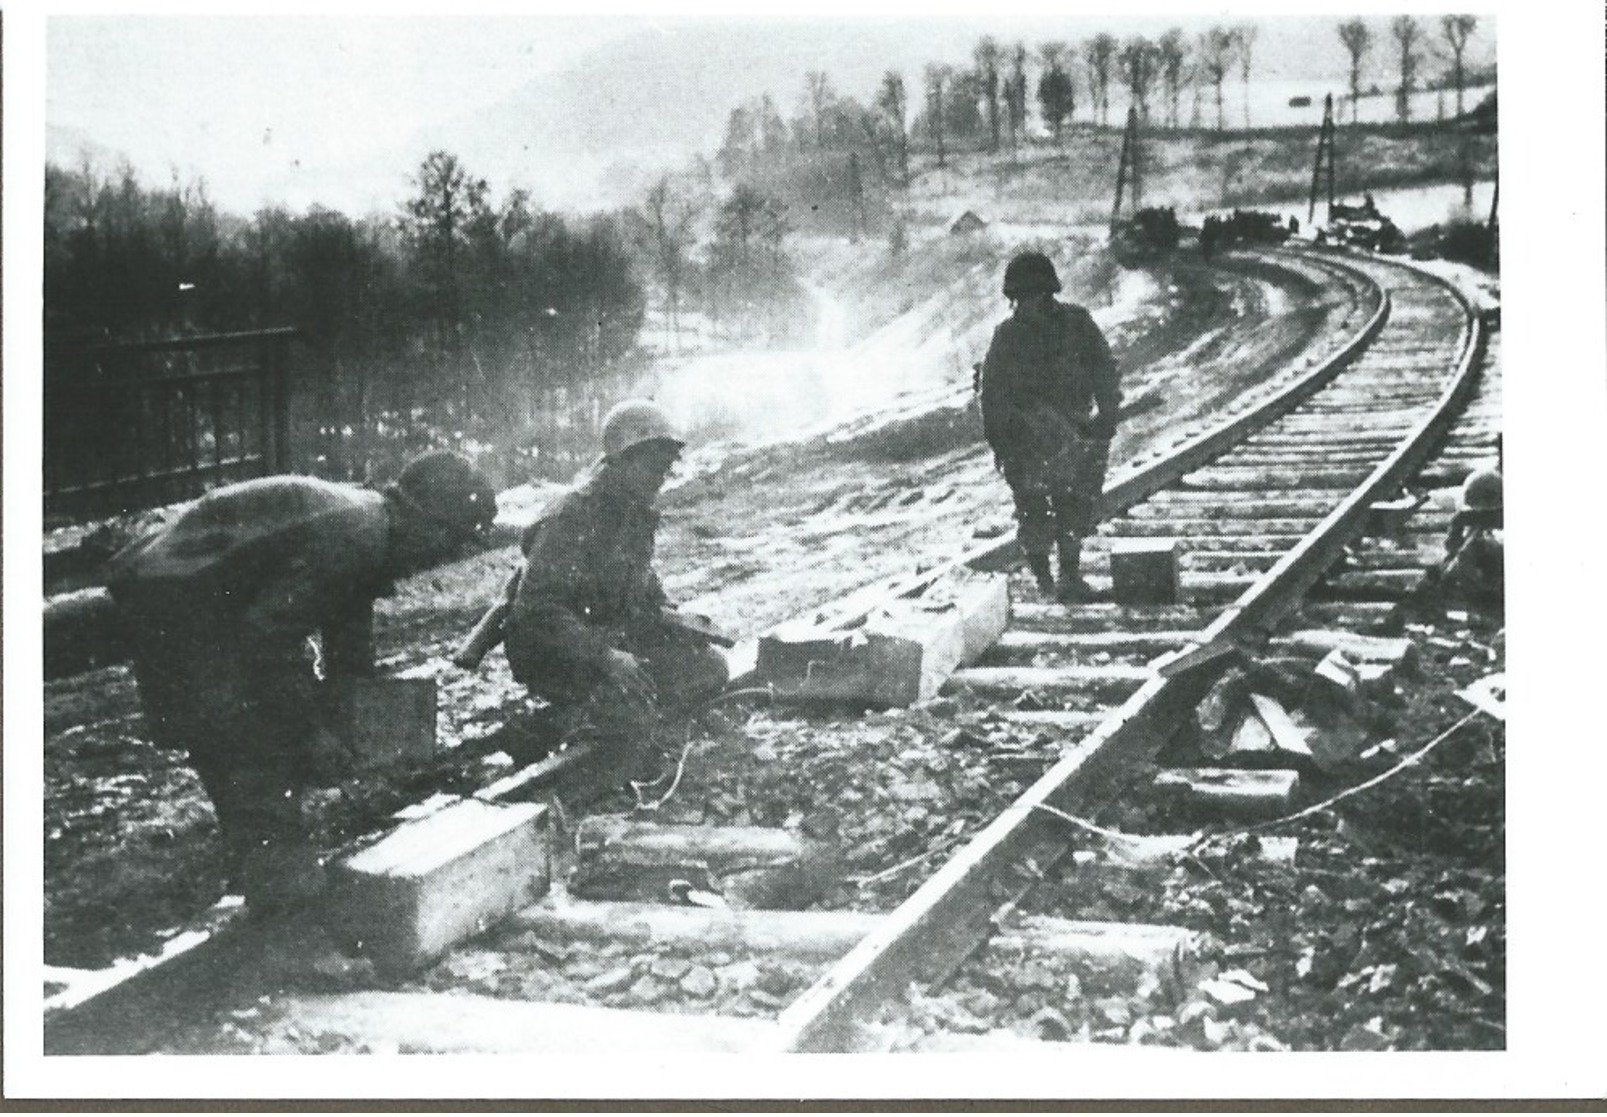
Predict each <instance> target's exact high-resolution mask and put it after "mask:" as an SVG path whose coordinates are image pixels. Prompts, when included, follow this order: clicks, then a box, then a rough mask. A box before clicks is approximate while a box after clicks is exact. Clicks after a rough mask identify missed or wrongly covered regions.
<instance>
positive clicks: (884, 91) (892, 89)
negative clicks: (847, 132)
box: [876, 70, 910, 190]
mask: <svg viewBox="0 0 1607 1117" xmlns="http://www.w3.org/2000/svg"><path fill="white" fill-rule="evenodd" d="M876 107H877V108H879V109H880V110H881V111H882V115H883V116H884V117H886V118H887V126H888V128H890V129H892V132H893V136H894V138H895V139H896V141H897V144H898V148H897V150H898V171H899V179H900V180H901V181H902V182H903V184H904V188H905V189H906V190H908V189H909V185H910V146H909V133H908V129H907V128H906V121H905V117H906V116H907V114H908V99H907V98H906V97H905V96H904V75H902V74H900V73H899V72H898V71H897V70H889V71H887V72H886V73H885V74H883V75H882V86H881V89H879V90H878V91H877V93H876Z"/></svg>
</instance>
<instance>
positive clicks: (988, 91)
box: [971, 35, 999, 151]
mask: <svg viewBox="0 0 1607 1117" xmlns="http://www.w3.org/2000/svg"><path fill="white" fill-rule="evenodd" d="M971 57H972V58H973V59H974V60H975V61H976V76H977V78H978V80H979V81H980V83H981V86H982V97H983V100H984V101H985V102H986V103H987V107H988V150H989V151H998V150H999V44H998V42H997V41H996V40H995V39H994V38H993V36H991V35H984V36H983V37H982V39H981V40H980V41H979V42H978V43H977V45H976V49H975V50H974V51H972V52H971Z"/></svg>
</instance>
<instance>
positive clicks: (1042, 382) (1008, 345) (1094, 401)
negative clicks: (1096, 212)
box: [981, 252, 1121, 603]
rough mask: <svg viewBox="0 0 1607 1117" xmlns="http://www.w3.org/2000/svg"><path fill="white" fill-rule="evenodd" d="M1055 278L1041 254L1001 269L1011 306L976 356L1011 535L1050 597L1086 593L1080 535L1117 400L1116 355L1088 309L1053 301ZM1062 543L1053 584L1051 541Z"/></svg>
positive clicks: (1094, 510)
mask: <svg viewBox="0 0 1607 1117" xmlns="http://www.w3.org/2000/svg"><path fill="white" fill-rule="evenodd" d="M1059 290H1060V277H1059V276H1057V275H1056V274H1055V266H1054V264H1053V263H1051V262H1050V260H1049V258H1048V257H1047V256H1045V255H1044V254H1043V253H1041V252H1023V253H1021V254H1020V255H1018V256H1016V258H1015V259H1013V260H1011V261H1010V263H1009V266H1008V267H1006V268H1005V270H1004V295H1005V298H1007V299H1009V300H1010V301H1011V302H1012V303H1013V304H1014V308H1015V309H1014V313H1012V314H1011V316H1010V317H1009V318H1007V319H1005V320H1004V321H1003V322H1001V323H999V326H998V328H997V329H995V330H994V331H993V341H992V343H991V344H990V345H989V346H988V355H987V356H986V357H985V358H984V359H983V362H982V377H981V391H982V425H983V431H984V433H985V434H986V436H987V440H988V445H989V446H991V447H992V448H993V454H994V459H995V460H996V461H997V462H998V464H999V467H1000V468H1001V469H1002V470H1003V471H1004V479H1005V481H1006V483H1007V484H1009V486H1010V492H1011V495H1012V496H1013V497H1014V498H1015V506H1016V520H1017V522H1018V523H1019V525H1020V527H1019V530H1018V532H1017V539H1018V540H1019V541H1020V543H1021V549H1022V550H1023V551H1024V552H1026V556H1027V566H1028V567H1029V568H1030V569H1031V571H1032V574H1033V577H1034V578H1036V579H1037V581H1038V587H1039V588H1040V589H1041V590H1042V591H1043V592H1044V593H1045V594H1046V595H1047V594H1054V595H1055V596H1056V597H1057V598H1058V599H1059V600H1060V601H1062V602H1066V603H1071V602H1074V601H1078V600H1082V599H1085V598H1086V597H1087V595H1088V592H1089V591H1088V586H1087V584H1086V583H1084V582H1083V580H1082V577H1081V575H1080V568H1081V564H1082V540H1083V537H1084V536H1086V535H1087V534H1088V533H1089V532H1091V531H1093V530H1094V528H1095V527H1096V525H1097V522H1098V521H1097V516H1098V512H1099V501H1100V496H1101V495H1102V493H1103V492H1104V487H1105V464H1106V459H1107V458H1108V457H1109V454H1110V440H1111V438H1112V437H1113V436H1114V435H1115V433H1116V415H1117V411H1118V409H1119V407H1120V406H1121V393H1120V392H1119V390H1118V387H1117V375H1118V374H1117V370H1116V362H1115V360H1114V359H1113V358H1112V357H1111V353H1110V346H1109V345H1108V344H1107V343H1106V341H1105V335H1104V334H1103V333H1101V332H1100V329H1099V327H1098V326H1097V325H1096V324H1095V323H1094V320H1093V318H1092V317H1091V316H1090V315H1089V313H1088V311H1086V310H1085V309H1083V308H1082V307H1080V306H1073V305H1071V304H1068V303H1062V302H1059V301H1057V300H1056V299H1055V293H1056V292H1057V291H1059ZM1057 544H1058V547H1059V553H1060V563H1059V567H1060V569H1059V575H1060V577H1059V583H1058V585H1057V584H1056V581H1055V578H1054V576H1053V575H1052V573H1051V570H1050V564H1049V552H1050V549H1051V548H1052V547H1054V546H1056V545H1057Z"/></svg>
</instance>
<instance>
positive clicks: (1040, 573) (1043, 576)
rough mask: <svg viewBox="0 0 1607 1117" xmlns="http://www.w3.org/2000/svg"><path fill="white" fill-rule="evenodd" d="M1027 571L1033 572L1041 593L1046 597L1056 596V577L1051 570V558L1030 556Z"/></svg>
mask: <svg viewBox="0 0 1607 1117" xmlns="http://www.w3.org/2000/svg"><path fill="white" fill-rule="evenodd" d="M1027 569H1028V570H1030V571H1032V576H1033V578H1035V579H1037V582H1038V590H1039V592H1040V593H1042V594H1043V595H1044V596H1045V597H1052V596H1054V592H1055V576H1054V574H1053V573H1052V572H1051V571H1050V569H1049V556H1048V555H1046V554H1045V555H1031V554H1029V555H1028V556H1027Z"/></svg>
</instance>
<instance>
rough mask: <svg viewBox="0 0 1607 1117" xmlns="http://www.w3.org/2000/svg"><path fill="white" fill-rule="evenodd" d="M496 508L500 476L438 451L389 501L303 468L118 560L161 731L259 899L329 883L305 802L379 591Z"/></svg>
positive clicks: (244, 488)
mask: <svg viewBox="0 0 1607 1117" xmlns="http://www.w3.org/2000/svg"><path fill="white" fill-rule="evenodd" d="M495 515H496V493H495V491H494V490H493V489H492V487H491V485H490V483H489V482H488V481H487V480H486V478H485V477H484V476H483V475H481V474H480V473H479V472H478V471H477V470H475V469H474V468H473V467H472V466H471V465H470V464H469V463H468V462H467V461H465V460H464V459H462V458H460V457H457V456H456V455H453V454H447V453H440V452H437V453H431V454H426V455H424V456H422V457H420V458H418V459H416V460H414V461H413V462H411V463H409V464H408V466H407V467H406V468H405V469H403V470H402V473H401V476H400V477H399V478H398V479H397V480H396V482H395V483H393V484H391V485H390V486H388V487H387V488H386V489H385V490H384V492H383V493H380V492H373V491H370V490H366V489H360V488H357V487H356V486H352V485H340V484H334V483H332V482H328V481H320V480H317V479H315V478H311V477H289V476H286V477H265V478H260V479H258V480H254V481H245V482H241V483H239V484H234V485H226V486H223V487H221V488H218V489H214V490H213V491H212V492H210V493H208V494H207V495H206V496H204V497H202V498H201V499H199V500H197V501H195V502H194V503H193V504H191V505H189V506H187V507H186V508H185V509H184V510H183V511H182V512H181V513H180V514H179V515H178V517H177V518H176V519H173V520H172V521H170V522H168V523H166V524H164V525H161V526H160V527H158V528H156V529H155V530H153V531H151V532H149V533H148V534H146V535H144V536H143V537H141V538H139V539H136V540H135V541H134V542H132V543H130V544H129V545H128V546H127V547H125V548H124V549H123V550H122V551H120V552H119V553H118V554H116V555H115V556H113V557H112V559H111V560H110V562H109V563H108V566H107V570H106V576H105V578H104V581H105V583H106V586H107V588H108V589H109V590H110V591H111V594H112V597H113V599H114V600H115V601H116V602H117V605H118V611H119V613H120V615H121V619H122V622H123V623H124V625H125V627H126V630H127V634H128V638H129V641H130V646H131V649H132V652H133V661H134V677H135V679H136V681H137V683H138V686H139V694H140V703H141V705H142V706H143V708H144V712H145V722H146V726H147V728H148V730H149V732H150V734H151V738H152V740H154V741H155V742H156V743H157V744H158V745H159V746H161V747H163V748H173V749H184V750H186V751H187V752H188V753H189V758H190V763H191V764H192V765H193V766H194V767H195V770H196V773H197V774H198V775H199V776H200V778H201V783H202V786H203V787H205V788H206V792H207V795H208V796H210V797H211V799H212V806H213V809H214V810H215V811H216V813H217V819H218V827H219V829H220V830H221V831H222V834H223V839H224V844H225V849H226V851H227V855H228V858H229V863H230V873H231V875H232V876H233V877H234V878H235V880H236V883H237V884H239V885H242V886H243V887H244V890H245V893H246V898H247V900H248V902H249V903H250V904H251V906H252V908H253V909H255V910H257V911H259V912H260V911H264V910H273V909H276V908H282V907H288V906H291V905H293V904H295V903H297V902H299V901H302V900H305V899H308V898H310V897H311V896H312V895H314V894H316V892H317V891H318V889H319V887H320V885H321V882H320V876H321V874H320V870H319V866H318V861H317V859H316V857H315V856H314V854H313V851H312V848H311V846H310V844H309V843H308V841H307V838H306V835H305V832H304V830H303V828H302V824H301V794H302V791H303V789H304V788H305V787H307V786H308V785H309V783H310V782H311V781H312V779H313V777H314V773H315V772H316V771H317V770H318V768H319V766H320V765H321V764H323V763H325V762H326V759H327V758H326V757H325V756H323V755H322V751H321V750H323V749H327V748H328V746H329V744H330V743H331V742H332V737H331V731H330V729H329V725H328V724H327V720H326V717H325V713H326V711H327V712H332V708H333V703H332V701H330V699H332V698H333V694H332V688H334V687H338V686H339V684H340V682H341V681H342V680H343V679H346V678H350V677H352V676H361V675H370V674H372V673H373V670H374V653H373V606H374V601H375V599H376V598H379V597H384V596H386V595H388V594H389V593H390V592H391V590H392V582H393V580H394V579H396V578H400V577H403V576H405V575H408V574H411V573H413V572H415V571H418V570H422V569H424V568H426V567H429V566H433V565H435V564H436V563H439V562H441V561H444V560H445V559H446V558H448V557H450V556H451V555H452V554H453V553H454V552H455V551H457V550H458V549H459V548H460V547H461V546H462V545H463V544H464V543H465V542H467V541H468V540H469V539H470V538H471V537H473V536H474V535H475V534H476V533H478V532H479V531H480V530H481V529H482V528H483V527H485V526H486V525H488V524H489V523H490V522H491V521H492V520H493V519H494V518H495ZM314 633H318V634H320V636H321V648H320V653H321V654H319V655H316V656H315V655H314V654H313V651H312V648H311V647H310V646H309V641H308V637H310V636H312V635H313V634H314ZM320 660H321V664H322V678H320V673H319V671H318V669H317V667H316V666H315V665H316V664H317V663H318V662H319V661H320Z"/></svg>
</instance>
